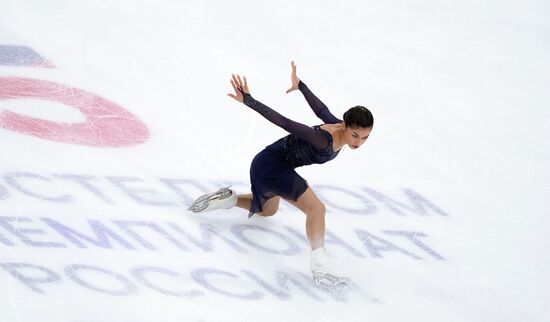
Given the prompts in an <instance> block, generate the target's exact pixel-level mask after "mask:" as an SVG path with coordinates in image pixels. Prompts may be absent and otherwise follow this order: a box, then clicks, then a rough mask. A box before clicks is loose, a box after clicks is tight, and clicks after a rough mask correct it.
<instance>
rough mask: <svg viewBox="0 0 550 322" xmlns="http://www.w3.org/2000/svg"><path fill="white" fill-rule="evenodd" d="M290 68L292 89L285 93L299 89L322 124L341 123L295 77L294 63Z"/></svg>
mask: <svg viewBox="0 0 550 322" xmlns="http://www.w3.org/2000/svg"><path fill="white" fill-rule="evenodd" d="M290 64H291V66H292V74H291V75H290V80H291V81H292V87H290V88H289V89H288V90H287V91H286V93H287V94H288V93H290V92H292V91H294V90H297V89H299V90H300V92H302V94H303V95H304V97H305V99H306V101H307V102H308V104H309V106H310V107H311V109H312V110H313V112H314V113H315V115H317V117H318V118H320V119H321V120H322V121H323V122H325V123H327V124H334V123H341V122H342V120H340V119H338V118H337V117H336V116H334V115H332V113H331V112H330V110H329V109H328V107H327V106H326V105H325V103H323V102H322V101H321V100H320V99H319V98H317V96H315V95H314V94H313V93H312V92H311V91H310V90H309V88H308V87H307V86H306V84H304V82H302V81H301V80H300V79H299V78H298V76H296V65H295V64H294V61H292V62H291V63H290Z"/></svg>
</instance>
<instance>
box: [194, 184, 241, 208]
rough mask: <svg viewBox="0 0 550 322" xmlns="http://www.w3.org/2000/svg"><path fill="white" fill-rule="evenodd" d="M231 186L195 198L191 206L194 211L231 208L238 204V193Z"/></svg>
mask: <svg viewBox="0 0 550 322" xmlns="http://www.w3.org/2000/svg"><path fill="white" fill-rule="evenodd" d="M230 187H231V186H229V187H225V188H221V189H219V190H218V191H216V192H213V193H207V194H204V195H202V196H200V197H199V198H197V200H195V202H193V204H192V205H191V206H190V207H189V210H191V211H193V212H205V211H211V210H215V209H220V208H225V209H228V208H231V207H234V206H236V205H237V193H236V192H235V191H233V190H232V189H229V188H230Z"/></svg>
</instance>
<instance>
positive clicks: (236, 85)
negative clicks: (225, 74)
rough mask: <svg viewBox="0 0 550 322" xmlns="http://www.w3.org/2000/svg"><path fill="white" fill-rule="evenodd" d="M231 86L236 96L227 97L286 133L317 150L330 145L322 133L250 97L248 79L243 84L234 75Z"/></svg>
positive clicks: (239, 78) (238, 77)
mask: <svg viewBox="0 0 550 322" xmlns="http://www.w3.org/2000/svg"><path fill="white" fill-rule="evenodd" d="M231 85H232V86H233V89H234V90H235V94H227V95H229V96H231V97H233V98H234V99H236V100H237V101H239V102H241V103H244V104H245V105H246V106H248V107H250V108H251V109H253V110H255V111H256V112H258V113H260V114H261V115H262V116H263V117H265V118H266V119H268V120H269V121H270V122H271V123H273V124H275V125H277V126H279V127H281V128H283V129H284V130H285V131H287V132H289V133H292V134H294V135H296V136H298V137H299V138H301V139H304V140H306V141H308V142H309V143H311V144H312V145H313V146H314V147H315V148H317V149H324V148H326V147H327V145H328V144H329V140H328V138H327V137H326V136H325V135H324V134H323V133H321V131H316V130H314V129H313V128H311V127H309V126H307V125H305V124H302V123H298V122H295V121H293V120H291V119H289V118H286V117H284V116H283V115H281V114H279V113H277V112H276V111H274V110H273V109H271V108H270V107H269V106H267V105H265V104H263V103H262V102H259V101H257V100H255V99H254V98H253V97H252V95H250V92H249V90H248V84H247V82H246V78H244V82H243V81H242V80H241V77H240V76H239V75H237V76H235V75H233V78H232V79H231Z"/></svg>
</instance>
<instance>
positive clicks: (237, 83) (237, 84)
mask: <svg viewBox="0 0 550 322" xmlns="http://www.w3.org/2000/svg"><path fill="white" fill-rule="evenodd" d="M232 76H233V82H234V83H235V86H236V87H239V85H240V84H239V80H238V79H237V76H235V74H232Z"/></svg>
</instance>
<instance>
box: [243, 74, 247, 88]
mask: <svg viewBox="0 0 550 322" xmlns="http://www.w3.org/2000/svg"><path fill="white" fill-rule="evenodd" d="M243 78H244V88H245V89H248V83H247V82H246V76H243Z"/></svg>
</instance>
